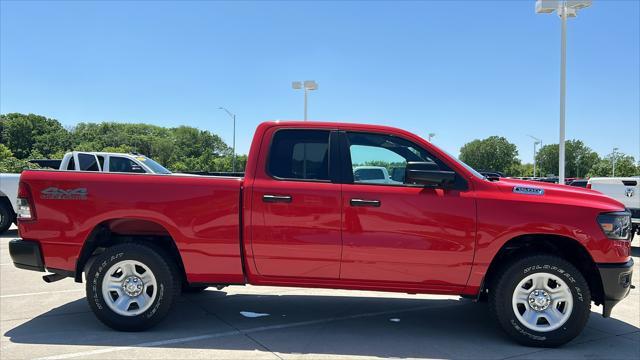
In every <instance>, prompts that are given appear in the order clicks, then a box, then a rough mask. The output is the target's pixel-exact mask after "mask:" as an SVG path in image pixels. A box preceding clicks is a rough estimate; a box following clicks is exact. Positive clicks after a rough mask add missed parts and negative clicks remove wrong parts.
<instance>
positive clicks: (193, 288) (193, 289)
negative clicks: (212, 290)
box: [182, 283, 208, 294]
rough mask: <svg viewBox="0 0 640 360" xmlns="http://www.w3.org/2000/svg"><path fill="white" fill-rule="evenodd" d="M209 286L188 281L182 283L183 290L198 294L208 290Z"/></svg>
mask: <svg viewBox="0 0 640 360" xmlns="http://www.w3.org/2000/svg"><path fill="white" fill-rule="evenodd" d="M207 288H208V286H191V285H188V284H186V283H183V284H182V292H183V293H185V294H196V293H201V292H203V291H205V290H207Z"/></svg>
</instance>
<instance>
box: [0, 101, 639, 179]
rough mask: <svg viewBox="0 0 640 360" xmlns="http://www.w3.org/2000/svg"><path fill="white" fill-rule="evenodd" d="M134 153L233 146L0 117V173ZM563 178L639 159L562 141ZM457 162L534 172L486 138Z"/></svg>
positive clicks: (241, 163)
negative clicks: (80, 156) (69, 156)
mask: <svg viewBox="0 0 640 360" xmlns="http://www.w3.org/2000/svg"><path fill="white" fill-rule="evenodd" d="M73 150H76V151H106V152H137V153H141V154H144V155H147V156H149V157H151V158H153V159H154V160H156V161H158V162H159V163H160V164H162V165H164V166H165V167H167V168H168V169H169V170H172V171H175V172H190V171H193V172H196V171H204V172H222V171H231V169H232V149H231V148H230V147H229V146H228V145H227V144H226V143H225V142H224V141H223V140H222V139H221V138H220V137H219V136H218V135H216V134H213V133H211V132H209V131H206V130H199V129H197V128H194V127H191V126H179V127H174V128H166V127H161V126H156V125H149V124H131V123H115V122H102V123H79V124H77V125H76V126H74V127H72V128H69V129H66V128H64V127H63V126H62V124H61V123H60V122H59V121H58V120H55V119H50V118H47V117H44V116H40V115H34V114H28V115H25V114H19V113H11V114H3V115H0V172H19V171H21V170H22V169H26V168H34V167H37V166H36V165H33V164H31V163H29V162H28V161H27V160H29V159H61V158H62V157H63V156H64V154H65V153H66V152H68V151H73ZM565 156H566V165H565V172H566V174H565V176H566V177H593V176H611V172H612V162H613V161H614V160H615V164H616V166H615V167H616V176H633V175H640V163H637V162H636V160H635V159H634V158H633V156H630V155H625V154H622V153H616V154H607V155H605V156H603V157H600V156H599V155H598V154H597V153H596V152H595V151H593V150H591V149H590V148H589V147H588V146H586V145H585V144H584V143H583V142H582V141H580V140H569V141H567V142H566V152H565ZM460 160H462V161H464V162H466V163H467V164H469V165H470V166H472V167H473V168H475V169H476V170H485V171H499V172H502V173H504V174H505V175H507V176H533V164H530V163H522V162H521V161H520V159H519V158H518V149H517V147H516V145H515V144H512V143H510V142H509V141H508V140H507V139H506V138H504V137H500V136H490V137H488V138H486V139H477V140H473V141H471V142H468V143H466V144H465V145H464V146H462V148H461V149H460ZM246 161H247V156H246V155H239V156H238V157H237V162H236V170H237V171H244V167H245V164H246ZM536 165H537V171H536V173H537V175H538V176H547V175H557V171H558V144H550V145H545V146H543V147H542V148H541V149H540V151H538V153H537V154H536Z"/></svg>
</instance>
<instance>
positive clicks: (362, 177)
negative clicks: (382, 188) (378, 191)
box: [353, 166, 400, 184]
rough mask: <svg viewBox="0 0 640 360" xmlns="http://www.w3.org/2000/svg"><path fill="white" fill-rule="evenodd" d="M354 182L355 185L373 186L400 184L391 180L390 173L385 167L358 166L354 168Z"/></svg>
mask: <svg viewBox="0 0 640 360" xmlns="http://www.w3.org/2000/svg"><path fill="white" fill-rule="evenodd" d="M353 181H354V182H355V183H360V182H364V183H373V184H400V182H399V181H395V180H393V179H391V176H390V175H389V171H388V170H387V168H386V167H383V166H356V167H355V168H353Z"/></svg>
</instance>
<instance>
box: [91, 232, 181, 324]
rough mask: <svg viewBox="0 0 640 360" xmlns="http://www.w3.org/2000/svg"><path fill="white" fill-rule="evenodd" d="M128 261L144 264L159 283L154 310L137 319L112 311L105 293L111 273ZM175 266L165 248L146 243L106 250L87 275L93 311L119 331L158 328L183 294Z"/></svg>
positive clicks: (98, 257) (148, 310)
mask: <svg viewBox="0 0 640 360" xmlns="http://www.w3.org/2000/svg"><path fill="white" fill-rule="evenodd" d="M124 260H133V261H136V262H139V263H142V264H144V265H145V266H146V267H148V268H149V269H150V270H151V272H152V274H153V276H154V277H155V280H156V283H157V288H156V289H154V290H153V291H157V292H156V293H155V294H156V295H155V298H154V300H153V301H152V302H151V305H150V307H149V308H148V309H147V310H146V311H144V312H142V313H140V314H138V315H134V316H127V315H120V314H118V313H117V312H115V311H114V310H112V309H111V308H110V307H109V306H108V305H107V303H106V299H105V298H104V295H103V293H102V284H103V281H104V280H105V276H106V275H107V271H109V269H111V267H112V266H114V265H116V264H117V263H119V262H121V261H124ZM172 264H173V263H172V262H170V261H167V260H166V255H164V252H163V251H162V250H161V249H158V248H155V247H154V246H150V245H146V244H140V243H125V244H119V245H114V246H112V247H110V248H108V249H106V250H105V251H104V252H103V253H101V254H99V255H98V256H97V257H96V258H95V261H93V263H92V265H91V267H90V269H89V271H88V274H87V284H86V293H87V301H88V302H89V306H90V307H91V310H92V311H93V312H94V314H95V315H96V316H97V317H98V319H99V320H100V321H102V322H103V323H104V324H105V325H107V326H109V327H111V328H113V329H115V330H120V331H142V330H146V329H148V328H151V327H153V326H155V325H157V324H158V323H159V322H160V321H161V320H162V319H163V318H164V317H165V316H166V315H167V313H168V312H169V309H170V308H171V306H172V305H173V302H174V301H175V299H176V297H177V295H178V294H179V291H180V280H179V279H180V277H179V275H178V274H177V270H176V267H175V266H173V265H172Z"/></svg>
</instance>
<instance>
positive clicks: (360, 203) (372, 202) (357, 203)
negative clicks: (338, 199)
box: [350, 199, 380, 207]
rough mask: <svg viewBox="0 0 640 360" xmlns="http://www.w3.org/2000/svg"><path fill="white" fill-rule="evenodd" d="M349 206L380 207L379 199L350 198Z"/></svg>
mask: <svg viewBox="0 0 640 360" xmlns="http://www.w3.org/2000/svg"><path fill="white" fill-rule="evenodd" d="M350 203H351V206H371V207H380V200H364V199H351V201H350Z"/></svg>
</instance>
